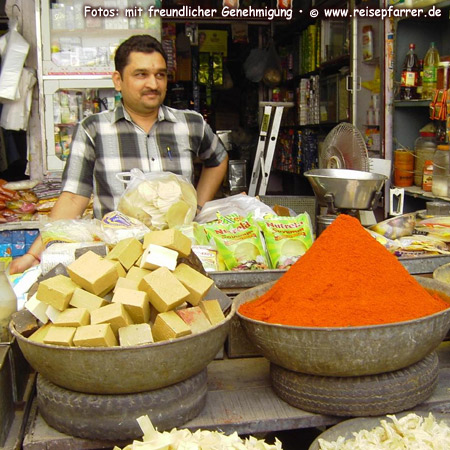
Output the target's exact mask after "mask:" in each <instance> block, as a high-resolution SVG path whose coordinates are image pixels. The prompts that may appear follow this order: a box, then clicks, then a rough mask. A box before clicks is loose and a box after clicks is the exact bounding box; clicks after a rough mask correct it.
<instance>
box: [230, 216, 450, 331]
mask: <svg viewBox="0 0 450 450" xmlns="http://www.w3.org/2000/svg"><path fill="white" fill-rule="evenodd" d="M449 306H450V305H449V304H448V303H447V302H445V301H444V300H442V299H441V298H439V297H438V296H434V295H431V294H429V293H428V291H426V290H425V288H423V287H422V286H421V285H420V284H419V283H418V282H417V281H416V280H415V279H414V277H412V276H411V275H410V274H409V273H408V271H407V270H406V269H405V268H404V267H403V266H402V264H401V263H400V262H399V261H398V260H397V258H396V257H395V256H394V255H392V254H391V253H389V251H388V250H386V249H385V248H384V247H383V246H382V245H381V244H380V243H378V242H377V241H376V240H375V239H374V238H373V237H372V236H371V235H370V234H369V233H368V232H367V231H366V230H365V229H364V228H363V226H362V225H361V224H360V222H359V221H358V220H357V219H355V218H353V217H351V216H347V215H344V214H341V215H339V216H338V217H337V219H336V220H335V221H334V222H333V223H332V224H331V225H330V226H328V227H327V228H326V229H325V231H324V232H323V233H321V235H320V236H319V238H318V239H317V240H316V241H315V242H314V244H313V245H312V246H311V247H310V249H309V250H308V251H307V252H306V253H305V254H304V255H303V256H302V257H301V258H300V259H299V260H298V261H297V262H296V263H295V264H294V265H293V266H292V267H291V268H290V269H289V270H288V271H287V272H286V273H285V274H284V275H283V276H282V277H281V278H280V279H279V280H278V281H277V282H276V283H275V284H274V285H273V286H272V288H271V289H270V290H269V291H267V292H266V293H265V294H264V295H262V296H261V297H259V298H257V299H256V300H253V301H251V302H247V303H245V304H243V305H242V306H241V307H240V308H239V312H240V313H241V314H242V315H244V316H246V317H249V318H251V319H256V320H261V321H264V322H269V323H278V324H283V325H295V326H305V327H348V326H363V325H375V324H382V323H395V322H402V321H405V320H411V319H417V318H419V317H424V316H428V315H430V314H433V313H436V312H438V311H441V310H443V309H446V308H448V307H449Z"/></svg>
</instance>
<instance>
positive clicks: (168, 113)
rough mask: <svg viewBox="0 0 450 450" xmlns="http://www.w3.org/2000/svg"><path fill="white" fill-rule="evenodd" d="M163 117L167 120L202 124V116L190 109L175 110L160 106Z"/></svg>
mask: <svg viewBox="0 0 450 450" xmlns="http://www.w3.org/2000/svg"><path fill="white" fill-rule="evenodd" d="M162 109H163V112H164V115H165V117H166V118H167V119H169V120H170V118H173V119H174V120H177V121H178V120H186V121H189V120H192V121H195V122H203V120H204V119H203V116H202V115H201V114H200V113H198V112H197V111H193V110H192V109H175V108H172V107H170V106H166V105H162Z"/></svg>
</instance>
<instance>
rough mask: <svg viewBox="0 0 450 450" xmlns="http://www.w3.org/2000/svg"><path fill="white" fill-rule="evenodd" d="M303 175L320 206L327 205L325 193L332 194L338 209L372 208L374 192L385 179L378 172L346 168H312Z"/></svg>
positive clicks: (374, 197) (379, 189)
mask: <svg viewBox="0 0 450 450" xmlns="http://www.w3.org/2000/svg"><path fill="white" fill-rule="evenodd" d="M305 177H306V178H308V180H309V182H310V183H311V186H312V188H313V191H314V193H315V195H316V197H317V201H318V203H319V204H320V205H321V206H327V202H326V200H325V195H326V194H332V195H333V197H334V206H335V207H336V208H338V209H373V206H374V201H375V199H376V195H375V194H377V193H378V192H380V191H381V188H382V187H383V184H384V182H385V181H386V180H387V177H386V176H385V175H382V174H379V173H371V172H363V171H360V170H347V169H313V170H309V171H308V172H305Z"/></svg>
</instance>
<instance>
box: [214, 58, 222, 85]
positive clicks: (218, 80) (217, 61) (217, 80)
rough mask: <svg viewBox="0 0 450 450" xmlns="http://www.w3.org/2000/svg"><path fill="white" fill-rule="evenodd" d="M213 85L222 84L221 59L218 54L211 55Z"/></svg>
mask: <svg viewBox="0 0 450 450" xmlns="http://www.w3.org/2000/svg"><path fill="white" fill-rule="evenodd" d="M212 69H213V84H214V86H222V84H223V59H222V55H221V54H220V53H214V54H213V55H212Z"/></svg>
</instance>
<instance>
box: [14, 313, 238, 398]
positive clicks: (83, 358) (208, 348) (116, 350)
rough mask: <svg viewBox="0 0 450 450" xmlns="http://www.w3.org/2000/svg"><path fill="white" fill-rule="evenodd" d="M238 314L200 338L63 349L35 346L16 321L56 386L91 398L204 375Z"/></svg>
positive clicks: (32, 356) (33, 358)
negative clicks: (96, 395)
mask: <svg viewBox="0 0 450 450" xmlns="http://www.w3.org/2000/svg"><path fill="white" fill-rule="evenodd" d="M234 313H235V306H234V304H233V305H232V307H231V311H230V312H229V313H228V314H227V316H226V318H225V320H224V321H223V322H221V323H220V324H218V325H216V326H214V327H212V328H210V329H208V330H207V331H204V332H202V333H198V334H192V335H190V336H186V337H181V338H178V339H174V340H172V341H165V342H157V343H154V344H148V345H139V346H133V347H109V348H106V347H90V348H88V347H62V346H58V345H48V344H40V343H36V342H32V341H30V340H29V339H27V338H25V337H23V336H22V335H21V334H19V333H18V332H17V331H16V329H15V328H14V324H13V323H12V322H11V324H10V330H11V332H12V334H13V335H14V336H15V337H16V338H17V341H18V343H19V347H20V349H21V350H22V353H23V355H24V356H25V358H26V359H27V361H28V362H29V363H30V365H31V366H32V367H33V369H34V370H36V371H37V372H39V373H41V374H42V375H43V376H44V377H46V378H47V379H48V380H50V381H51V382H53V383H54V384H56V385H58V386H61V387H63V388H66V389H70V390H73V391H77V392H85V393H89V394H131V393H137V392H144V391H150V390H153V389H159V388H162V387H166V386H170V385H172V384H174V383H178V382H179V381H183V380H186V379H187V378H189V377H191V376H192V375H195V374H197V373H199V372H200V371H202V370H203V369H204V368H205V367H206V366H207V365H208V364H209V363H210V362H211V361H212V360H213V359H214V357H215V356H216V355H217V353H218V352H219V350H220V349H221V348H222V347H223V345H224V342H225V339H226V337H227V335H228V331H229V328H230V321H231V319H232V318H233V316H234Z"/></svg>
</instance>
